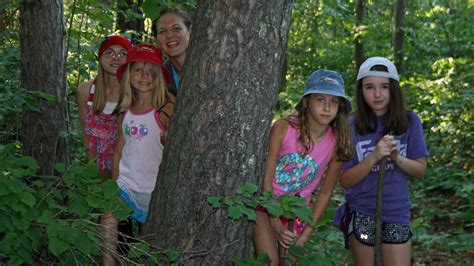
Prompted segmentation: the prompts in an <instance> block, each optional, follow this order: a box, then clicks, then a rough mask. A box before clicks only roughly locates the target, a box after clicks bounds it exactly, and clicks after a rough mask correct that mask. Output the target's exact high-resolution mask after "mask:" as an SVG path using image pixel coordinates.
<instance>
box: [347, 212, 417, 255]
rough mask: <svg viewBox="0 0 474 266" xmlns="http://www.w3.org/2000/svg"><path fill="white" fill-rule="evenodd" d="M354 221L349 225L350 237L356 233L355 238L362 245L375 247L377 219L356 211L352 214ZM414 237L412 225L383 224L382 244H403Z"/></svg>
mask: <svg viewBox="0 0 474 266" xmlns="http://www.w3.org/2000/svg"><path fill="white" fill-rule="evenodd" d="M351 215H352V219H351V222H350V224H349V235H350V234H352V233H354V236H355V238H356V239H357V240H358V241H359V242H360V243H362V244H364V245H368V246H374V243H375V219H374V217H372V216H368V215H364V214H361V213H359V212H356V211H352V212H351ZM411 236H412V233H411V231H410V225H408V224H394V223H386V222H382V243H386V244H403V243H406V242H408V240H410V238H411Z"/></svg>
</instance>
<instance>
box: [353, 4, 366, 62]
mask: <svg viewBox="0 0 474 266" xmlns="http://www.w3.org/2000/svg"><path fill="white" fill-rule="evenodd" d="M365 6H366V0H357V4H356V29H355V36H356V37H355V38H354V60H355V63H356V69H359V67H360V65H362V63H363V62H364V60H365V54H364V42H363V40H362V32H363V31H364V29H363V25H364V17H365Z"/></svg>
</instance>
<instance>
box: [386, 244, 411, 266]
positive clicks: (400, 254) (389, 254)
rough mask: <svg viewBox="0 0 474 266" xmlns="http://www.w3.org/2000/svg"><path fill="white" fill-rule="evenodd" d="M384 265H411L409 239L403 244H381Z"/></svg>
mask: <svg viewBox="0 0 474 266" xmlns="http://www.w3.org/2000/svg"><path fill="white" fill-rule="evenodd" d="M382 261H383V265H384V266H392V265H393V266H395V265H411V240H409V241H408V242H406V243H403V244H382Z"/></svg>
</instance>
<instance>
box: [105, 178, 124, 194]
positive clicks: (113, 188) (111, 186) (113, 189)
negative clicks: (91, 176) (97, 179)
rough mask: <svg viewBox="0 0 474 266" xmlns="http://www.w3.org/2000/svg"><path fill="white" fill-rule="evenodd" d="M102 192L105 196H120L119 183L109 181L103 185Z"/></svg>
mask: <svg viewBox="0 0 474 266" xmlns="http://www.w3.org/2000/svg"><path fill="white" fill-rule="evenodd" d="M101 188H102V191H103V193H104V195H106V196H110V195H116V196H117V197H118V196H119V192H120V188H119V187H118V185H117V182H116V181H115V180H113V179H108V180H107V181H105V182H103V183H102V184H101Z"/></svg>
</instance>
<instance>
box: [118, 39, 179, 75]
mask: <svg viewBox="0 0 474 266" xmlns="http://www.w3.org/2000/svg"><path fill="white" fill-rule="evenodd" d="M131 62H146V63H150V64H154V65H157V66H159V67H160V68H161V71H162V72H163V77H164V78H165V81H166V83H167V84H170V83H171V74H170V72H169V71H168V69H167V68H166V67H165V66H164V65H163V57H162V55H161V50H160V49H159V48H158V47H156V46H153V45H151V44H146V43H139V44H137V45H135V46H133V47H132V48H131V49H130V50H129V51H128V55H127V60H126V61H125V64H123V65H121V66H120V67H119V69H118V70H117V79H118V80H119V82H120V81H121V80H122V76H123V73H124V72H125V69H126V68H127V65H128V64H129V63H131Z"/></svg>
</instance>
